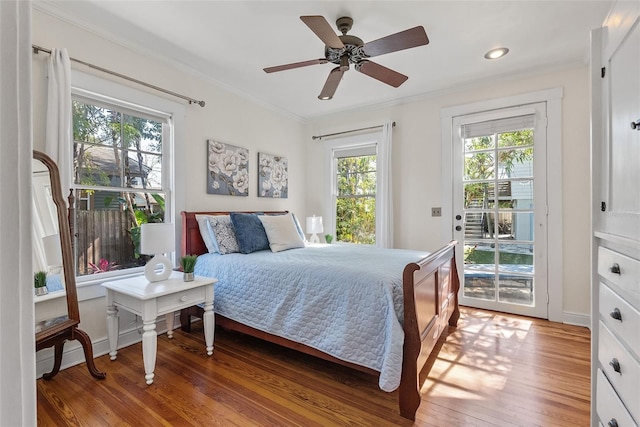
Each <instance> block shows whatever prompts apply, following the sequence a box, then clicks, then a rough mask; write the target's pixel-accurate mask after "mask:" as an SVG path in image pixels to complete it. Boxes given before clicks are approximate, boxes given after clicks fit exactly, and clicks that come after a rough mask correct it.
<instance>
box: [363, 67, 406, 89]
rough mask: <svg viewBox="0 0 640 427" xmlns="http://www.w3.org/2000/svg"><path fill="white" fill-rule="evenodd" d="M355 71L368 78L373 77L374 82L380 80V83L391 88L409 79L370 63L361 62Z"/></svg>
mask: <svg viewBox="0 0 640 427" xmlns="http://www.w3.org/2000/svg"><path fill="white" fill-rule="evenodd" d="M356 70H358V71H360V72H361V73H362V74H366V75H367V76H369V77H373V78H374V79H376V80H380V81H381V82H382V83H386V84H388V85H390V86H393V87H398V86H400V85H401V84H402V83H404V82H405V81H407V79H408V78H409V77H407V76H405V75H404V74H400V73H399V72H397V71H393V70H392V69H390V68H387V67H384V66H382V65H380V64H376V63H375V62H371V61H361V62H360V63H359V64H358V65H356Z"/></svg>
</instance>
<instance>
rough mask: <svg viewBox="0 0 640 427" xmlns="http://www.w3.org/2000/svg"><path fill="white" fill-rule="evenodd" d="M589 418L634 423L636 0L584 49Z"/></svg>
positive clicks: (639, 384)
mask: <svg viewBox="0 0 640 427" xmlns="http://www.w3.org/2000/svg"><path fill="white" fill-rule="evenodd" d="M591 94H592V103H591V165H592V199H591V201H592V212H591V214H592V231H593V239H592V251H591V255H592V260H591V261H592V262H591V266H592V267H591V270H592V280H591V283H592V286H591V299H592V306H591V334H592V352H591V365H592V369H591V381H592V387H591V396H592V405H591V425H592V427H596V426H607V427H618V426H619V427H623V426H631V427H639V426H640V2H638V1H621V0H619V1H617V2H616V4H615V5H614V7H613V9H612V10H611V13H610V14H609V16H608V18H607V20H606V21H605V22H604V24H603V27H602V28H600V29H597V30H594V31H593V32H592V49H591Z"/></svg>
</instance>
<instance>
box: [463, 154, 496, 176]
mask: <svg viewBox="0 0 640 427" xmlns="http://www.w3.org/2000/svg"><path fill="white" fill-rule="evenodd" d="M494 172H495V162H494V153H493V152H492V151H481V152H475V153H466V154H465V155H464V180H465V181H468V180H470V179H490V178H493V177H494Z"/></svg>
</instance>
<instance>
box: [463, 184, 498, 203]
mask: <svg viewBox="0 0 640 427" xmlns="http://www.w3.org/2000/svg"><path fill="white" fill-rule="evenodd" d="M493 189H494V183H493V182H474V183H468V184H464V207H465V209H482V208H489V207H491V206H489V205H488V201H489V195H490V194H493V193H494V190H493Z"/></svg>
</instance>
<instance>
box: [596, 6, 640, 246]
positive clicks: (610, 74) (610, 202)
mask: <svg viewBox="0 0 640 427" xmlns="http://www.w3.org/2000/svg"><path fill="white" fill-rule="evenodd" d="M628 12H629V13H628V15H627V16H628V19H627V21H626V24H627V25H626V26H624V25H623V26H619V27H615V28H614V27H608V28H607V29H608V34H607V37H605V38H604V46H603V50H602V53H603V61H602V64H603V66H604V67H605V76H604V86H603V89H604V97H603V98H604V101H605V103H606V106H605V115H606V117H605V118H604V119H605V120H604V121H605V123H607V125H608V126H606V132H605V144H604V145H605V151H604V153H603V155H604V156H603V157H604V158H603V159H602V160H603V163H604V164H603V166H604V167H603V169H604V171H605V173H604V174H603V175H604V176H603V178H604V180H605V181H606V183H605V185H604V186H603V190H604V191H603V193H604V194H603V200H602V202H604V203H603V204H602V211H603V214H602V215H603V218H602V220H603V221H602V225H603V230H602V231H606V232H609V233H612V234H617V235H621V236H624V237H628V238H631V239H634V240H640V185H639V183H640V167H639V165H640V18H638V11H637V10H631V11H628ZM635 123H638V125H637V126H636V125H635ZM634 127H635V128H634Z"/></svg>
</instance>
